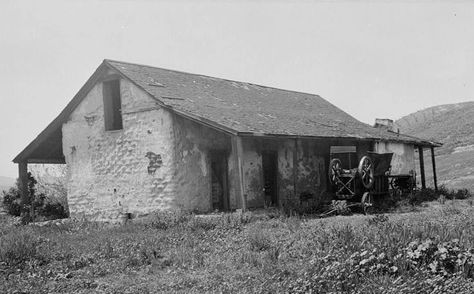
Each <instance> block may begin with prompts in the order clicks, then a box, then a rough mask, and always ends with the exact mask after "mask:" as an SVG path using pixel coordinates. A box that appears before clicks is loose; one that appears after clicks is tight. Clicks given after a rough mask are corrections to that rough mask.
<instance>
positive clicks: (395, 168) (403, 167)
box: [374, 142, 415, 175]
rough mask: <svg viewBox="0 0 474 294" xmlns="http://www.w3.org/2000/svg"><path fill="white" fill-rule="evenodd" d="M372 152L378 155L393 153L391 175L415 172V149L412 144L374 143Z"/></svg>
mask: <svg viewBox="0 0 474 294" xmlns="http://www.w3.org/2000/svg"><path fill="white" fill-rule="evenodd" d="M374 150H375V151H376V152H378V153H386V152H393V157H392V162H391V166H392V169H391V174H393V175H397V174H409V173H410V171H415V148H414V146H413V145H412V144H404V143H395V142H376V143H375V145H374Z"/></svg>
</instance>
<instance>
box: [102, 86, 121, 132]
mask: <svg viewBox="0 0 474 294" xmlns="http://www.w3.org/2000/svg"><path fill="white" fill-rule="evenodd" d="M102 91H103V96H104V121H105V130H106V131H113V130H121V129H123V125H122V101H121V98H120V80H111V81H105V82H104V83H103V88H102Z"/></svg>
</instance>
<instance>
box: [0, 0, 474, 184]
mask: <svg viewBox="0 0 474 294" xmlns="http://www.w3.org/2000/svg"><path fill="white" fill-rule="evenodd" d="M198 2H199V3H198ZM394 2H395V1H390V2H385V3H380V2H379V1H368V2H363V1H357V2H355V3H354V2H351V3H349V2H343V1H324V2H322V1H253V2H250V1H248V2H246V1H206V2H204V1H173V2H171V1H170V2H160V1H151V0H150V1H147V0H142V1H136V0H135V1H131V0H122V1H110V0H109V1H107V0H96V1H92V0H86V1H64V0H62V1H18V0H15V1H8V0H7V1H6V0H2V2H1V4H0V52H1V54H0V81H1V90H2V91H1V94H0V175H3V176H10V177H16V176H17V167H16V166H15V165H13V164H12V163H11V160H12V159H13V157H15V156H16V155H17V154H18V153H19V152H20V151H21V150H22V149H23V148H24V147H26V145H27V144H28V143H29V142H31V140H33V139H34V138H35V137H36V136H37V135H38V134H39V132H41V131H42V130H43V129H44V128H45V127H46V126H47V125H48V123H50V122H51V121H52V120H53V119H54V118H55V117H56V116H57V115H58V114H59V112H60V111H61V110H62V109H63V108H64V106H65V105H66V104H67V103H68V102H69V100H70V99H71V98H72V97H73V96H74V94H75V93H76V92H77V91H78V90H79V88H80V87H81V86H82V85H83V84H84V82H85V81H86V80H87V78H89V76H90V75H91V74H92V73H93V71H94V70H95V69H96V68H97V67H98V66H99V64H100V63H101V61H102V60H103V59H104V58H109V59H115V60H121V61H128V62H136V63H141V64H147V65H153V66H158V67H164V68H170V69H177V70H182V71H187V72H192V73H200V74H206V75H210V76H216V77H222V78H227V79H234V80H238V81H245V82H252V83H257V84H262V85H268V86H273V87H278V88H283V89H291V90H297V91H303V92H309V93H314V94H319V95H321V96H322V97H323V98H326V99H327V100H329V101H330V102H331V103H333V104H335V105H336V106H338V107H340V108H341V109H343V110H345V111H346V112H348V113H350V114H351V115H353V116H354V117H356V118H357V119H359V120H361V121H363V122H366V123H370V124H372V123H373V121H374V119H375V118H376V117H387V118H393V119H396V118H400V117H402V116H403V115H406V114H409V113H411V112H414V111H417V110H420V109H423V108H425V107H429V106H433V105H439V104H447V103H454V102H461V101H469V100H474V94H473V93H474V3H473V4H471V3H469V2H467V1H465V2H464V1H463V2H461V1H458V2H455V1H445V2H441V1H422V2H414V3H413V2H408V1H403V2H398V3H394Z"/></svg>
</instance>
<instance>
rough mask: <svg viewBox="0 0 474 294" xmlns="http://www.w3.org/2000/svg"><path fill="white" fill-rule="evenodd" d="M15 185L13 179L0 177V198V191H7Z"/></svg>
mask: <svg viewBox="0 0 474 294" xmlns="http://www.w3.org/2000/svg"><path fill="white" fill-rule="evenodd" d="M14 185H15V179H14V178H9V177H4V176H0V196H1V195H2V193H1V191H3V190H8V189H9V188H10V187H13V186H14Z"/></svg>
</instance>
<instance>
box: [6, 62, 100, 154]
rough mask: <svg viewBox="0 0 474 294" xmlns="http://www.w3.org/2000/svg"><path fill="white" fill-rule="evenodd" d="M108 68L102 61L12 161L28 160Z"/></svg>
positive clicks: (60, 125)
mask: <svg viewBox="0 0 474 294" xmlns="http://www.w3.org/2000/svg"><path fill="white" fill-rule="evenodd" d="M107 69H109V66H108V65H107V64H106V63H105V61H104V62H102V63H101V64H100V65H99V67H97V69H96V70H95V71H94V73H93V74H92V76H91V77H90V78H89V79H88V80H87V81H86V83H85V84H84V85H83V86H82V87H81V89H80V90H79V91H78V92H77V94H76V95H74V97H73V98H72V100H71V101H70V102H69V103H68V104H67V105H66V107H65V108H64V109H63V110H62V111H61V113H59V115H58V116H57V117H56V118H55V119H54V120H53V121H52V122H51V123H50V124H49V125H48V126H47V127H46V128H45V129H44V130H43V131H42V132H41V133H40V134H39V135H38V136H36V138H35V139H34V140H33V141H31V143H30V144H28V146H26V147H25V149H23V150H22V151H21V152H20V153H19V154H18V155H17V156H16V157H15V158H14V159H13V162H14V163H20V162H28V159H29V158H28V156H29V155H31V153H32V152H33V151H34V150H35V149H36V148H37V147H38V146H39V145H40V144H41V143H42V142H44V140H46V139H47V138H48V136H50V135H51V134H52V133H53V132H54V131H55V130H57V129H58V128H60V127H62V124H63V123H64V122H65V121H66V120H67V119H68V118H69V115H70V114H71V113H72V112H73V111H74V109H75V108H76V107H77V106H78V105H79V103H81V102H82V100H83V99H84V97H85V96H86V95H87V93H88V92H89V91H90V90H91V89H92V87H94V85H95V84H96V83H97V81H98V80H99V79H100V77H101V76H102V75H103V74H104V73H105V72H106V70H107Z"/></svg>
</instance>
